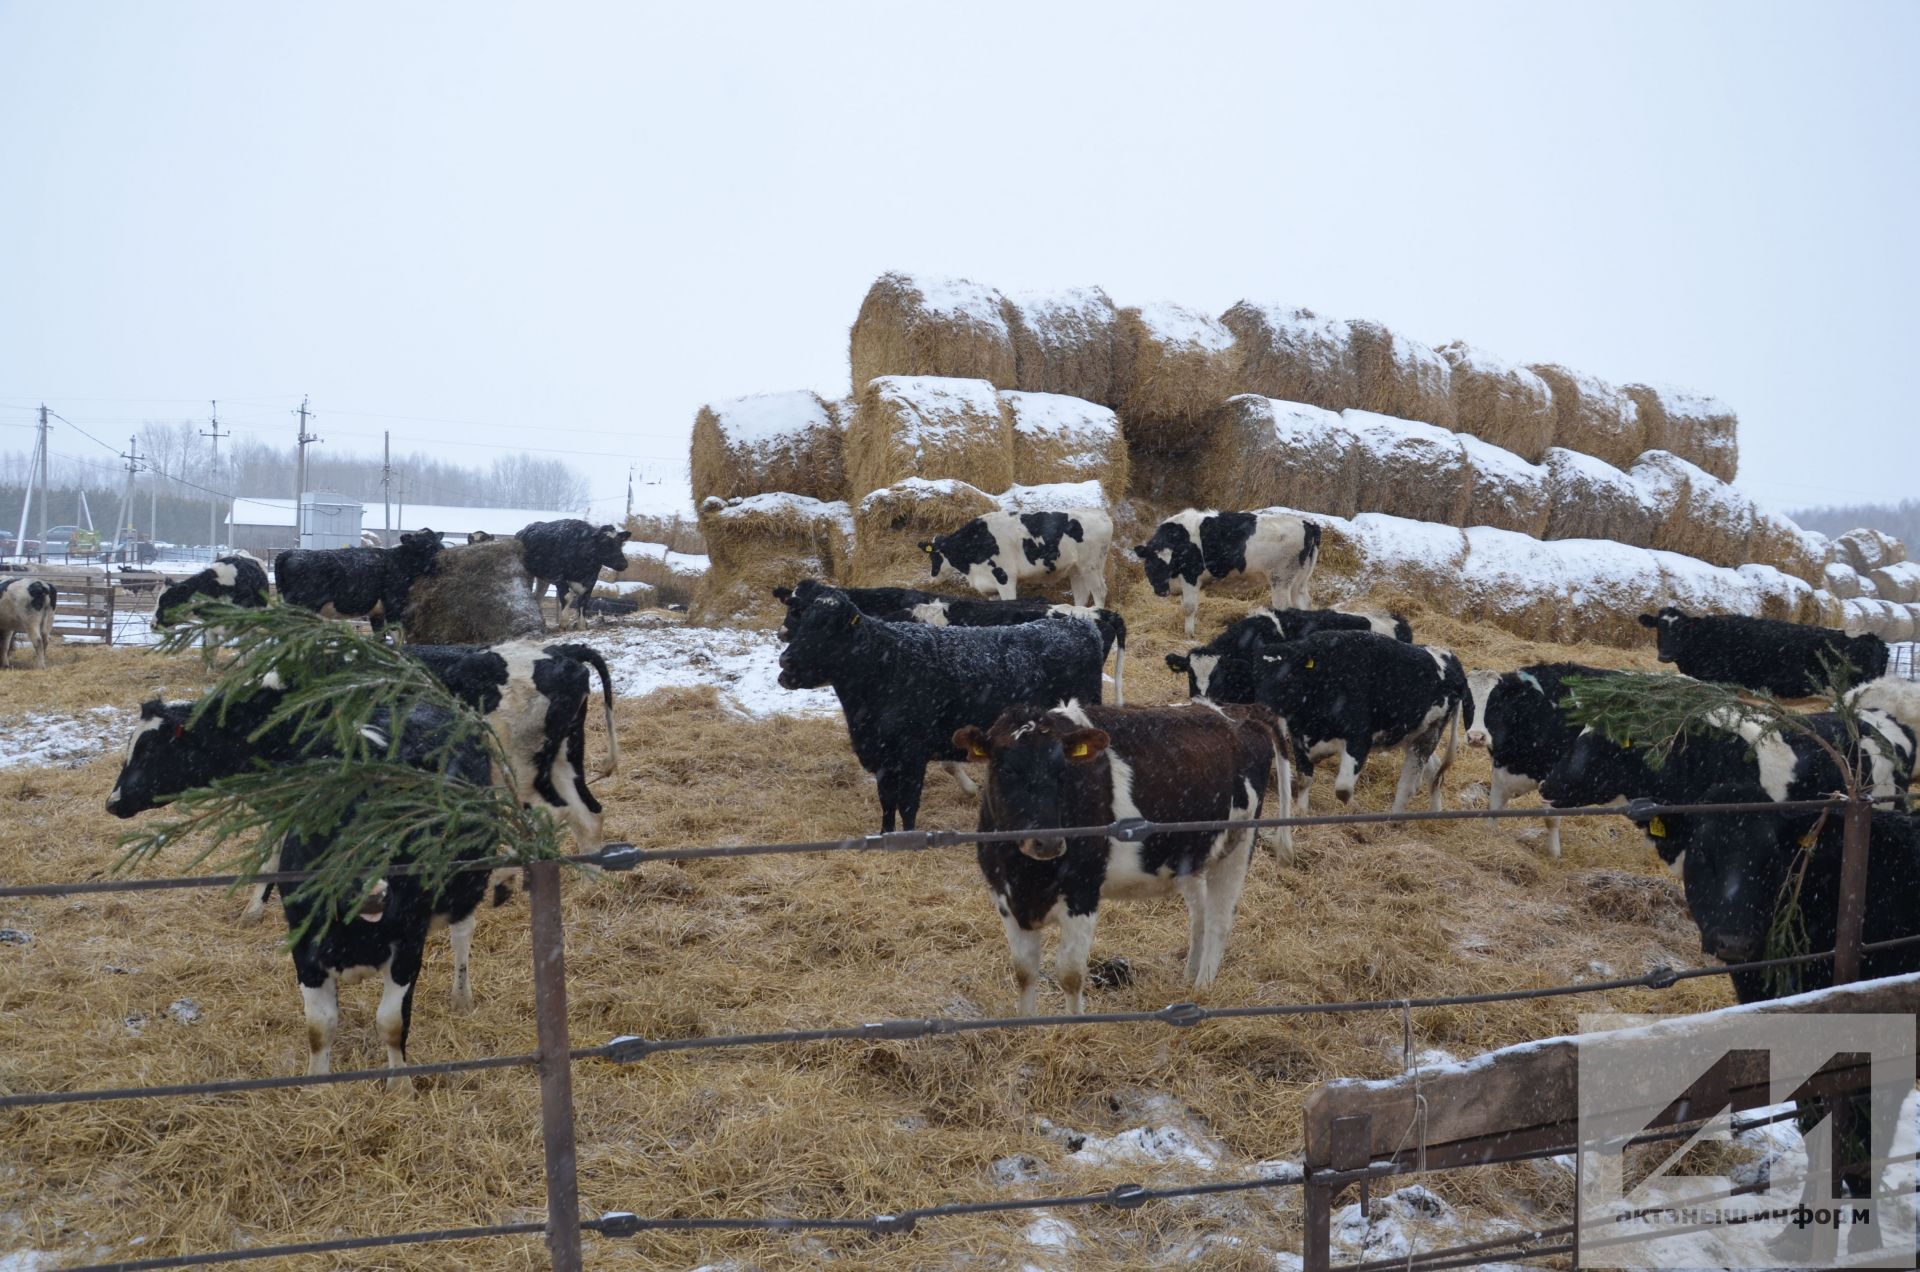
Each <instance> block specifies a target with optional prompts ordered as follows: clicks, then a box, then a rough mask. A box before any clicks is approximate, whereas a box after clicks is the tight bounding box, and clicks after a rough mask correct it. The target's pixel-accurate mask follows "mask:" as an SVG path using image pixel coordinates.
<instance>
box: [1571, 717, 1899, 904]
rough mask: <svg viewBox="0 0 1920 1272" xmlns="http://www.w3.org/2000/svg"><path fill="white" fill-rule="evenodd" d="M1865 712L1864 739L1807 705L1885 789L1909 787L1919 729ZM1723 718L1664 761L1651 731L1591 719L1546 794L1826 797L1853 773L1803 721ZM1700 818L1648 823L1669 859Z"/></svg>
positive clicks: (1593, 798)
mask: <svg viewBox="0 0 1920 1272" xmlns="http://www.w3.org/2000/svg"><path fill="white" fill-rule="evenodd" d="M1858 718H1859V720H1860V725H1861V728H1862V729H1863V730H1864V731H1866V733H1868V734H1870V735H1872V736H1870V737H1868V738H1866V739H1864V744H1863V745H1858V746H1856V745H1854V744H1853V743H1852V742H1851V741H1850V740H1849V738H1848V737H1847V730H1846V726H1845V724H1844V723H1843V722H1842V721H1841V720H1840V718H1839V717H1838V716H1835V715H1832V714H1819V715H1805V716H1800V717H1798V721H1799V722H1800V723H1801V724H1803V725H1805V726H1806V727H1807V728H1808V729H1811V730H1812V731H1813V732H1814V733H1816V734H1817V735H1818V736H1819V737H1820V738H1821V739H1822V740H1823V741H1825V742H1826V743H1827V745H1828V746H1831V747H1833V748H1834V749H1835V750H1837V751H1839V752H1840V753H1841V754H1843V755H1846V756H1847V757H1848V763H1849V764H1852V765H1856V766H1859V767H1860V768H1861V769H1862V770H1863V772H1864V774H1865V776H1866V778H1867V786H1868V787H1869V789H1870V792H1871V793H1872V794H1873V795H1874V796H1875V797H1881V796H1885V797H1889V798H1898V797H1902V796H1904V795H1905V794H1906V790H1907V786H1908V784H1909V783H1910V782H1911V781H1912V778H1913V763H1914V734H1913V731H1912V730H1910V729H1908V728H1907V727H1906V726H1905V725H1903V724H1901V723H1900V722H1899V721H1898V720H1897V719H1895V718H1894V717H1893V716H1891V715H1889V714H1887V713H1885V712H1883V711H1879V710H1876V709H1873V708H1865V709H1862V710H1861V711H1860V712H1858ZM1713 723H1715V726H1716V727H1713V728H1711V729H1710V730H1708V731H1704V732H1699V733H1690V734H1687V735H1684V736H1683V737H1681V738H1680V739H1679V740H1678V741H1676V742H1675V743H1674V745H1673V748H1672V750H1671V752H1670V753H1669V754H1668V755H1667V757H1666V759H1665V761H1664V762H1663V763H1661V765H1660V766H1659V768H1657V769H1656V768H1654V767H1653V766H1652V765H1651V764H1650V763H1649V762H1648V754H1649V752H1650V750H1651V747H1650V746H1649V744H1648V743H1647V742H1646V741H1640V740H1635V739H1633V738H1625V739H1622V740H1621V741H1618V742H1616V741H1612V740H1610V739H1609V738H1608V737H1607V736H1606V735H1605V734H1603V733H1601V732H1600V731H1599V730H1598V729H1593V728H1586V729H1582V730H1581V731H1580V734H1579V736H1578V737H1576V738H1575V739H1574V740H1573V744H1572V745H1571V746H1569V747H1568V748H1567V749H1566V752H1565V753H1564V754H1563V755H1562V756H1561V757H1560V761H1559V763H1557V764H1555V765H1554V767H1553V771H1552V772H1551V773H1549V774H1548V775H1547V778H1546V780H1545V781H1543V782H1541V783H1540V794H1541V796H1542V798H1544V799H1545V800H1546V801H1547V802H1548V803H1550V804H1554V805H1556V806H1558V807H1561V808H1578V807H1583V806H1589V805H1600V804H1610V803H1613V802H1614V801H1616V800H1634V799H1650V800H1653V801H1654V802H1656V803H1658V804H1667V805H1682V804H1698V803H1702V802H1704V801H1703V799H1702V796H1703V794H1704V793H1705V792H1706V791H1707V790H1709V789H1710V788H1712V787H1715V786H1734V785H1737V786H1749V787H1753V788H1755V789H1757V790H1760V791H1761V792H1763V793H1764V795H1765V797H1766V798H1768V799H1771V800H1775V801H1779V802H1787V801H1798V800H1806V799H1824V798H1826V797H1827V796H1829V795H1833V794H1835V793H1836V792H1841V791H1844V790H1845V789H1846V778H1845V776H1844V775H1843V774H1842V773H1841V771H1840V768H1839V766H1838V765H1836V764H1835V763H1834V762H1833V758H1832V756H1830V755H1829V754H1828V753H1827V751H1826V749H1825V748H1824V747H1822V746H1821V745H1820V743H1819V742H1816V741H1815V740H1814V739H1813V738H1811V737H1808V736H1807V735H1806V734H1805V733H1802V732H1800V731H1799V730H1796V729H1780V730H1768V729H1766V728H1765V727H1763V726H1762V725H1760V724H1758V723H1755V722H1753V721H1748V720H1732V719H1726V720H1722V721H1718V722H1713ZM1696 820H1697V818H1696V817H1695V816H1694V815H1693V814H1687V813H1679V814H1672V815H1665V816H1660V817H1654V818H1652V819H1650V820H1649V821H1648V822H1647V823H1646V824H1645V826H1644V827H1643V829H1644V830H1645V831H1646V834H1647V838H1648V839H1650V840H1652V841H1653V846H1654V848H1655V850H1656V851H1658V852H1659V854H1660V858H1661V860H1663V861H1665V862H1666V863H1667V864H1668V865H1670V866H1672V865H1678V864H1679V863H1680V859H1681V856H1682V854H1684V853H1685V852H1686V851H1687V849H1688V843H1689V841H1690V838H1691V836H1692V832H1693V829H1694V823H1695V822H1696Z"/></svg>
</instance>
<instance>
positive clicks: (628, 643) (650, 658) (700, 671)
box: [593, 624, 840, 717]
mask: <svg viewBox="0 0 1920 1272" xmlns="http://www.w3.org/2000/svg"><path fill="white" fill-rule="evenodd" d="M593 645H594V647H595V648H596V649H598V650H599V651H600V652H601V654H602V655H603V656H605V658H606V660H607V666H608V668H609V670H611V671H612V672H613V681H614V686H615V688H616V689H617V690H618V692H619V693H620V694H621V696H623V697H629V698H635V697H641V696H643V695H645V694H649V693H652V692H654V691H655V690H656V689H667V688H685V687H687V686H690V685H713V686H714V687H715V688H717V689H718V690H719V691H720V698H721V701H722V702H724V703H726V704H727V706H728V707H730V708H731V709H733V710H735V711H738V712H740V713H741V714H742V715H747V716H756V717H758V716H777V715H793V716H827V715H833V714H835V713H837V712H838V711H839V710H840V700H839V699H838V698H836V697H834V694H833V691H832V690H831V689H800V690H792V689H782V688H781V687H780V685H779V675H780V650H781V648H782V646H781V644H780V642H779V640H778V639H777V638H776V637H775V636H774V634H773V633H772V632H757V631H742V630H738V629H734V628H725V627H681V626H677V625H666V624H661V625H651V624H624V625H621V626H617V627H608V628H605V629H603V630H602V631H601V632H598V633H596V634H595V635H594V637H593Z"/></svg>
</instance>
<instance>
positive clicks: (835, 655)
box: [780, 586, 868, 689]
mask: <svg viewBox="0 0 1920 1272" xmlns="http://www.w3.org/2000/svg"><path fill="white" fill-rule="evenodd" d="M867 622H868V620H867V618H866V616H865V615H863V614H861V612H860V609H859V607H858V606H856V605H855V604H854V603H853V601H852V600H851V599H850V598H849V597H848V596H847V594H846V593H845V592H842V591H841V590H840V589H839V588H837V587H825V586H821V587H819V588H818V589H817V591H815V592H814V594H813V595H812V596H810V597H808V598H806V599H805V600H804V601H803V600H802V598H801V595H800V594H799V593H798V592H796V593H795V594H794V598H793V600H791V601H789V602H788V603H787V621H786V630H787V632H788V637H787V647H786V648H785V649H783V650H781V651H780V687H781V688H782V689H817V688H819V687H820V686H821V685H824V684H827V683H829V682H830V681H832V680H833V678H834V676H835V675H837V674H838V673H839V672H840V671H841V670H842V669H843V668H847V667H850V666H854V665H857V664H858V663H859V662H860V661H861V660H862V659H863V658H864V657H865V652H864V651H865V650H866V647H867V632H866V626H865V625H866V623H867Z"/></svg>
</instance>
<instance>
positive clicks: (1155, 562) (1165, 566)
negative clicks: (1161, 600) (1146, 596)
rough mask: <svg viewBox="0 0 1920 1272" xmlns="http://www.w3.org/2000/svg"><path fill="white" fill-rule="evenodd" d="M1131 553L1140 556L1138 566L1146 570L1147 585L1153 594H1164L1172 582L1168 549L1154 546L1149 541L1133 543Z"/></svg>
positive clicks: (1171, 566)
mask: <svg viewBox="0 0 1920 1272" xmlns="http://www.w3.org/2000/svg"><path fill="white" fill-rule="evenodd" d="M1133 555H1135V556H1137V557H1139V558H1140V568H1141V569H1143V570H1145V571H1146V575H1147V585H1148V586H1149V587H1151V588H1152V589H1153V594H1154V595H1155V596H1165V595H1166V594H1167V588H1168V585H1170V584H1171V583H1172V582H1173V563H1172V559H1171V553H1170V550H1169V549H1167V548H1156V547H1154V546H1153V545H1152V544H1151V543H1139V544H1135V545H1134V548H1133Z"/></svg>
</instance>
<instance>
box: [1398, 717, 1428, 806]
mask: <svg viewBox="0 0 1920 1272" xmlns="http://www.w3.org/2000/svg"><path fill="white" fill-rule="evenodd" d="M1423 744H1424V745H1423ZM1431 745H1432V740H1431V739H1430V738H1426V737H1424V736H1418V735H1417V736H1415V737H1411V738H1408V739H1407V743H1406V757H1405V758H1404V759H1403V760H1402V761H1401V763H1400V781H1399V784H1398V785H1396V786H1395V787H1394V788H1393V811H1394V812H1396V813H1404V812H1406V811H1407V805H1408V804H1409V803H1411V802H1412V800H1413V794H1414V792H1415V791H1417V790H1419V789H1420V775H1421V773H1423V772H1425V771H1426V767H1427V761H1428V760H1429V759H1431V758H1432V754H1433V753H1432V752H1431V751H1430V750H1428V749H1427V748H1428V747H1430V746H1431Z"/></svg>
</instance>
